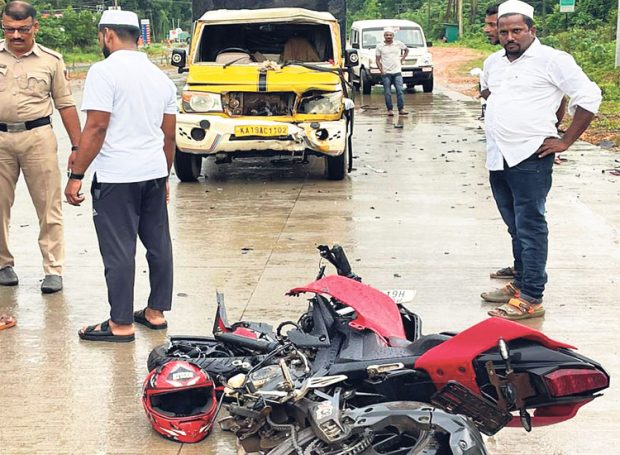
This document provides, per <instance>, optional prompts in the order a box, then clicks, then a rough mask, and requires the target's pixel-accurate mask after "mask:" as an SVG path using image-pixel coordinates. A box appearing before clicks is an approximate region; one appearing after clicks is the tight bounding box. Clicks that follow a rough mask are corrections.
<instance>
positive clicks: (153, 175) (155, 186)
mask: <svg viewBox="0 0 620 455" xmlns="http://www.w3.org/2000/svg"><path fill="white" fill-rule="evenodd" d="M139 36H140V25H139V22H138V16H137V15H136V14H135V13H132V12H130V11H116V10H112V11H105V12H104V13H103V15H102V16H101V21H100V22H99V42H100V44H101V45H102V50H103V54H104V56H105V57H106V59H105V60H104V61H102V62H99V63H96V64H95V65H93V66H92V68H91V69H90V71H89V72H88V76H87V78H86V83H85V88H84V97H83V104H82V110H83V111H86V113H87V117H86V125H85V127H84V131H83V133H82V137H81V140H80V148H79V150H80V151H79V153H78V155H77V157H76V159H75V161H74V162H73V166H72V169H71V174H70V176H69V182H68V183H67V187H66V189H65V195H66V197H67V201H68V202H69V203H70V204H72V205H80V203H82V202H83V201H84V196H82V195H81V194H80V193H79V190H80V188H81V179H82V178H83V177H84V172H85V171H86V169H87V168H88V167H89V166H90V167H91V169H92V171H93V174H94V175H93V182H92V186H91V196H92V198H93V220H94V223H95V229H96V231H97V237H98V240H99V249H100V251H101V256H102V258H103V263H104V266H105V279H106V284H107V287H108V301H109V304H110V319H108V320H107V321H105V322H102V323H101V324H95V325H91V326H88V327H84V328H82V329H81V330H80V331H79V332H78V334H79V336H80V338H81V339H83V340H90V341H112V342H128V341H133V340H134V338H135V336H134V325H133V323H134V322H137V323H140V324H143V325H145V326H146V327H148V328H150V329H154V330H158V329H165V328H166V327H167V322H166V319H165V318H164V313H163V312H164V311H168V310H170V308H171V304H172V242H171V239H170V230H169V226H168V212H167V208H166V202H167V199H168V174H169V172H170V167H171V165H172V160H173V156H174V150H175V144H174V134H175V127H176V112H177V106H176V88H175V86H174V84H173V83H172V82H171V81H170V80H169V79H168V78H167V77H166V75H165V74H164V73H162V72H161V71H160V70H159V69H158V68H157V67H156V66H155V65H153V64H152V63H151V62H150V61H149V60H148V58H147V56H146V54H144V53H142V52H139V51H138V50H137V41H138V38H139ZM91 163H92V164H91ZM138 236H139V237H140V240H141V241H142V243H143V244H144V246H145V247H146V250H147V254H146V258H147V261H148V264H149V279H150V285H151V293H150V295H149V299H148V306H147V307H146V308H144V309H143V310H140V311H136V312H135V313H134V312H133V292H134V279H135V254H136V240H137V237H138Z"/></svg>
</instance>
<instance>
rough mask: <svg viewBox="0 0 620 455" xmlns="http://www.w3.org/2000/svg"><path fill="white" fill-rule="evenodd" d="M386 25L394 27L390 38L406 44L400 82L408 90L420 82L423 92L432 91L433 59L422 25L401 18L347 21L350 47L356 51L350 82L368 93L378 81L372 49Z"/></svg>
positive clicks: (379, 41) (379, 77)
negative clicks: (356, 57) (356, 63)
mask: <svg viewBox="0 0 620 455" xmlns="http://www.w3.org/2000/svg"><path fill="white" fill-rule="evenodd" d="M386 28H390V29H392V30H394V31H395V36H394V39H396V40H398V41H402V42H403V43H404V44H406V45H407V47H408V48H409V54H408V55H407V59H406V60H405V63H404V64H403V69H402V75H403V82H404V83H405V84H406V85H407V89H408V90H412V89H413V87H414V86H415V85H422V88H423V90H424V92H425V93H430V92H432V91H433V59H432V57H431V54H430V52H428V47H429V46H431V45H432V43H430V42H427V41H426V38H425V37H424V32H423V31H422V27H420V26H419V25H418V24H417V23H415V22H412V21H407V20H401V19H374V20H367V21H356V22H353V24H352V25H351V34H350V36H349V42H350V47H352V48H354V49H357V50H358V53H359V65H358V66H356V67H354V68H353V83H354V84H355V86H356V87H358V88H359V89H360V91H362V93H364V94H365V95H368V94H369V93H370V90H371V88H372V86H373V85H374V84H380V83H381V72H380V71H379V68H377V64H376V60H375V49H376V47H377V44H381V43H383V32H384V30H385V29H386Z"/></svg>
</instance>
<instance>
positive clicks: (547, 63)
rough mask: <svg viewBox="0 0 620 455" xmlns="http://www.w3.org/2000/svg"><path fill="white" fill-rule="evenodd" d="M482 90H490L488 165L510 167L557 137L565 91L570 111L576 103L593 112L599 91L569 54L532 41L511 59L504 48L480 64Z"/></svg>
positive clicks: (488, 107)
mask: <svg viewBox="0 0 620 455" xmlns="http://www.w3.org/2000/svg"><path fill="white" fill-rule="evenodd" d="M481 88H482V90H484V89H489V90H490V92H491V95H490V96H489V98H488V100H487V107H486V112H485V132H486V137H487V162H486V167H487V169H489V170H491V171H497V170H502V169H504V160H506V163H508V166H510V167H513V166H515V165H517V164H519V163H520V162H521V161H523V160H525V159H526V158H529V157H530V156H532V155H533V154H534V153H535V152H536V150H538V148H539V147H540V146H541V145H542V143H543V141H544V140H545V139H546V138H548V137H558V133H557V128H556V127H555V124H556V123H557V118H556V115H555V113H556V112H557V110H558V108H559V106H560V103H561V101H562V98H563V96H564V95H568V96H569V97H570V102H569V106H568V108H569V112H570V114H571V115H573V114H574V112H575V110H576V108H577V106H579V107H581V108H582V109H585V110H587V111H589V112H592V113H593V114H596V112H597V111H598V108H599V106H600V104H601V90H600V89H599V88H598V86H597V85H596V84H595V83H594V82H592V81H591V80H590V79H588V76H586V75H585V73H584V72H583V70H582V69H581V68H580V67H579V66H578V65H577V63H576V62H575V60H574V59H573V57H571V56H570V55H569V54H567V53H566V52H563V51H558V50H556V49H553V48H552V47H549V46H544V45H542V44H541V43H540V41H538V39H535V40H534V42H533V43H532V44H531V45H530V47H529V48H527V50H526V51H525V52H524V53H523V55H521V56H520V57H519V58H518V59H516V60H515V61H513V62H511V61H509V60H508V58H507V57H506V52H505V50H503V49H502V50H500V51H498V52H495V53H493V54H491V55H490V56H489V57H488V58H487V59H486V60H485V62H484V75H483V79H482V81H481Z"/></svg>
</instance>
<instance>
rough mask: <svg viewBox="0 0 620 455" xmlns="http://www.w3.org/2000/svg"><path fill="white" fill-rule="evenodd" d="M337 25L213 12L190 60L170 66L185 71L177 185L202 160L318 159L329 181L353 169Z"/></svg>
mask: <svg viewBox="0 0 620 455" xmlns="http://www.w3.org/2000/svg"><path fill="white" fill-rule="evenodd" d="M357 60H358V56H357V51H356V50H353V49H351V50H344V49H343V41H342V35H341V32H340V26H339V23H338V20H337V19H336V18H335V17H334V16H333V15H332V14H330V13H329V12H317V11H311V10H307V9H303V8H266V9H252V10H249V9H241V10H211V11H207V12H206V13H204V14H203V15H202V16H201V17H200V18H199V19H198V20H197V21H196V22H195V23H194V29H193V33H192V39H191V44H190V46H189V49H188V51H185V50H180V49H175V50H174V52H173V54H172V64H173V65H174V66H177V67H178V69H179V72H185V71H187V72H188V75H187V80H186V84H185V87H184V88H183V93H182V97H181V103H180V104H181V106H180V113H179V115H178V117H177V133H176V144H177V152H176V155H175V159H174V166H175V171H176V175H177V177H178V178H179V179H180V180H181V181H184V182H187V181H195V180H196V179H197V178H198V176H199V175H200V171H201V166H202V159H203V158H205V157H214V158H215V159H216V162H230V161H231V160H232V159H235V158H243V157H256V156H261V157H262V156H266V157H267V156H268V157H274V156H281V155H285V156H289V157H292V158H299V159H301V160H304V161H306V158H307V157H308V155H316V156H321V157H324V159H325V169H326V176H327V177H328V178H329V179H332V180H341V179H343V178H344V177H345V175H346V173H347V172H348V171H350V170H351V162H352V157H353V154H352V148H351V142H352V141H351V135H352V133H353V107H354V105H353V102H352V101H351V100H350V99H349V98H348V93H349V92H348V89H349V87H348V83H347V82H346V81H347V69H348V68H349V67H351V66H354V65H355V64H357Z"/></svg>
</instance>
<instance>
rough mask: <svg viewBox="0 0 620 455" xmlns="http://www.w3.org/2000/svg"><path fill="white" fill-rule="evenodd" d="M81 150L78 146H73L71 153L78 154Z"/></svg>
mask: <svg viewBox="0 0 620 455" xmlns="http://www.w3.org/2000/svg"><path fill="white" fill-rule="evenodd" d="M78 150H79V147H78V146H77V145H72V146H71V151H72V152H77V151H78Z"/></svg>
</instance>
